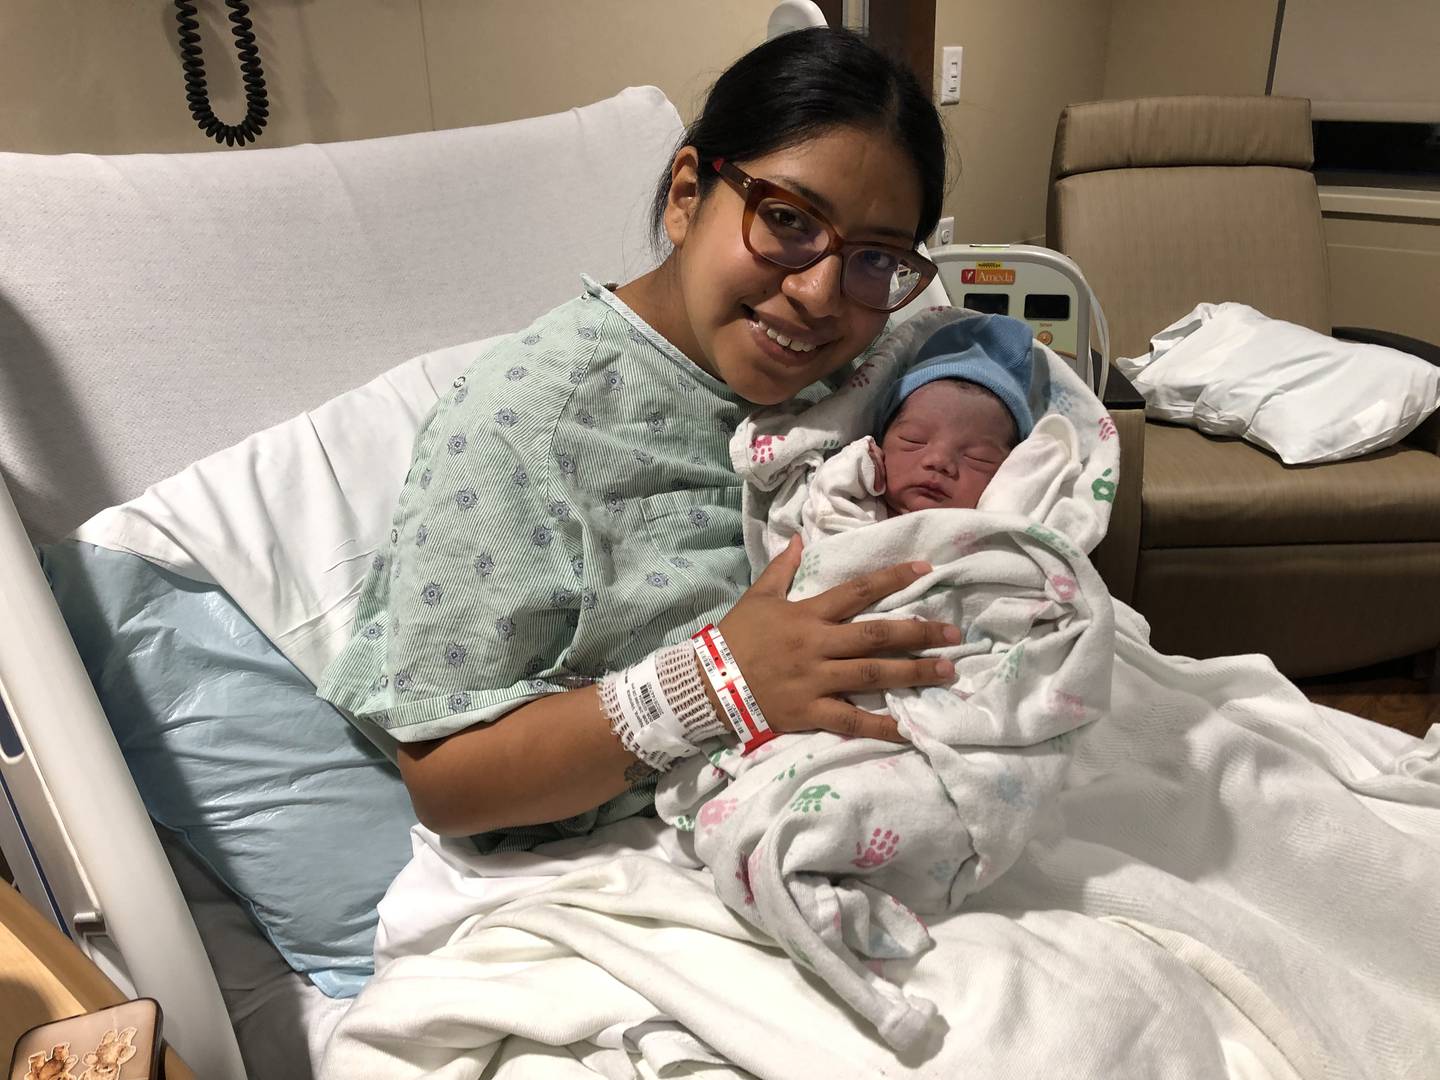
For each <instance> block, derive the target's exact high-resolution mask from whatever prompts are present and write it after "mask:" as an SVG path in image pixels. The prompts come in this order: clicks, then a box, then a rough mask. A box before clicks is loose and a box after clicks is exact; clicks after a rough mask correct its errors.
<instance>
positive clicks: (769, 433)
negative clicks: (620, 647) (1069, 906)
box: [657, 309, 1119, 1049]
mask: <svg viewBox="0 0 1440 1080" xmlns="http://www.w3.org/2000/svg"><path fill="white" fill-rule="evenodd" d="M964 317H966V316H965V315H964V313H962V312H957V311H954V310H950V309H944V310H937V311H933V312H929V313H926V314H923V315H921V316H917V317H916V318H915V319H912V320H911V321H909V322H907V323H905V324H903V325H902V326H901V327H900V328H899V329H897V330H896V331H894V332H892V334H891V335H890V336H889V337H888V338H887V339H886V340H885V341H884V342H883V343H882V344H881V345H880V346H879V347H877V349H876V350H875V351H874V353H872V355H871V357H870V358H869V359H868V360H867V362H866V363H865V364H864V365H863V366H862V367H861V368H860V369H859V370H858V371H857V372H856V373H855V375H854V376H852V378H851V379H850V381H849V382H848V383H847V384H846V385H845V386H844V387H843V388H842V389H841V390H840V391H838V392H837V393H835V394H834V395H832V396H831V397H829V398H827V399H825V400H824V401H822V402H820V403H819V404H816V405H814V406H812V407H810V408H808V409H805V410H803V411H801V410H796V409H794V408H789V407H781V408H777V409H773V410H763V411H761V412H758V413H756V414H755V415H754V416H752V417H751V418H750V419H749V420H747V421H746V423H745V425H744V426H742V428H741V429H740V430H739V431H738V432H737V434H736V437H735V440H734V441H732V444H731V451H732V457H734V459H735V465H736V468H737V471H739V472H740V473H741V474H742V475H743V476H745V478H746V480H747V485H746V489H745V494H744V508H745V514H746V518H745V526H746V542H747V547H748V548H749V551H750V554H751V557H752V561H753V562H754V563H755V564H757V565H761V564H763V563H764V562H766V561H768V559H769V558H770V557H771V556H772V555H773V554H774V553H775V552H777V551H779V550H780V549H781V548H783V547H784V546H785V544H786V543H787V542H788V540H789V538H790V535H791V534H793V533H794V532H795V531H797V530H799V529H800V528H801V525H802V519H804V518H807V517H809V516H811V515H810V514H807V513H805V512H804V511H805V507H806V506H807V505H809V506H810V508H811V511H812V512H813V509H814V498H813V496H814V494H815V492H814V491H813V490H812V481H813V478H814V474H815V472H816V470H817V469H818V468H819V466H820V464H821V462H822V461H823V460H824V455H825V453H826V452H827V451H830V450H833V449H834V448H836V447H839V446H841V445H844V444H846V443H849V442H852V441H853V440H855V439H856V438H858V437H860V436H863V435H866V434H868V433H869V432H870V430H871V424H872V423H873V416H874V413H875V411H876V409H878V407H879V404H880V401H881V399H882V397H883V395H884V391H885V388H886V387H887V386H888V385H889V383H890V381H891V380H892V379H893V377H894V376H895V375H896V374H897V373H898V372H899V371H900V370H901V369H902V368H903V367H904V365H905V363H906V362H907V360H908V358H909V357H910V356H912V355H913V354H914V351H915V349H916V348H918V346H919V344H920V343H922V342H923V341H924V340H925V339H926V338H928V337H929V336H930V334H931V333H933V332H934V331H935V329H937V328H938V327H939V326H942V325H944V324H945V323H946V322H948V321H951V320H954V319H957V318H964ZM1034 360H1035V364H1036V369H1035V370H1036V377H1035V379H1034V386H1035V391H1034V395H1033V396H1034V397H1035V398H1036V399H1037V400H1036V401H1035V402H1034V403H1033V404H1034V409H1033V411H1034V413H1035V414H1036V415H1039V416H1041V419H1040V421H1039V422H1038V423H1037V425H1036V427H1035V430H1034V432H1033V434H1032V435H1031V436H1030V438H1028V439H1027V440H1026V441H1025V442H1024V443H1023V444H1022V445H1021V446H1020V447H1017V448H1016V450H1015V451H1014V452H1013V453H1012V454H1011V456H1010V457H1009V458H1008V459H1007V460H1006V462H1005V463H1004V465H1002V466H1001V468H1000V470H999V471H998V472H997V473H996V475H995V477H994V479H993V480H992V481H991V484H990V486H989V487H988V488H987V490H986V492H985V496H984V499H983V500H982V502H981V504H980V506H979V507H978V508H977V509H975V510H951V509H932V510H924V511H919V512H916V513H912V514H906V515H902V516H899V517H894V518H890V519H888V520H885V521H881V522H878V523H875V524H871V525H864V526H863V527H856V528H851V529H845V530H841V531H838V532H834V533H832V534H831V535H823V536H814V537H812V539H811V542H810V543H809V544H808V546H807V549H806V552H805V555H804V557H803V560H802V562H801V565H800V569H799V571H798V573H797V575H796V578H795V581H794V585H793V587H792V590H791V593H790V595H791V598H792V599H803V598H806V597H809V596H814V595H816V594H818V593H821V592H824V591H825V590H827V589H829V588H831V587H833V586H835V585H839V584H842V583H843V582H845V581H848V580H850V579H852V578H854V577H856V576H858V575H860V574H862V573H865V572H867V571H871V570H876V569H880V568H882V567H885V566H889V565H893V564H895V563H898V562H903V561H907V560H915V559H924V560H927V561H929V562H930V563H931V564H932V566H933V570H932V571H931V572H930V573H929V574H927V575H925V576H924V577H923V578H921V579H920V580H919V581H917V582H915V583H914V584H912V585H911V586H909V587H908V588H906V589H905V590H903V591H901V592H899V593H896V594H894V595H893V596H890V597H887V598H886V599H885V600H883V601H881V602H880V603H878V604H876V605H875V606H874V608H873V609H872V610H870V611H868V612H866V613H864V614H862V615H861V616H859V617H858V618H857V621H860V620H864V619H867V618H896V617H910V618H924V619H936V620H943V621H949V622H954V623H956V624H957V625H959V626H961V627H963V628H965V631H966V634H965V639H964V641H963V643H961V644H959V645H956V646H953V647H948V648H944V649H937V650H934V652H933V655H937V656H945V657H947V658H949V659H951V660H952V661H953V662H954V663H955V669H956V673H955V678H954V680H953V682H952V683H951V684H950V685H949V686H946V687H927V688H922V689H910V690H899V691H890V692H887V693H886V694H885V695H884V696H883V698H882V697H880V696H875V697H873V698H872V699H870V700H866V699H864V698H856V703H857V704H859V705H860V706H861V707H862V708H868V709H872V710H875V711H882V710H885V709H887V708H888V710H889V712H890V713H891V714H892V715H894V716H895V717H896V719H897V720H898V722H899V727H900V731H901V734H902V735H904V736H905V737H906V738H908V739H909V740H910V742H911V744H912V746H913V748H911V747H902V746H896V745H894V744H889V743H883V742H879V741H876V740H868V739H845V738H842V737H840V736H836V735H832V734H829V733H823V732H821V733H813V734H807V735H793V736H783V737H781V738H777V739H775V740H773V741H771V742H770V743H768V744H766V745H764V746H762V747H761V748H759V749H758V750H757V751H755V752H753V753H751V754H748V755H743V756H742V755H740V754H739V753H737V752H736V751H733V750H718V751H716V752H715V753H713V754H712V755H711V757H710V759H709V761H708V762H707V761H705V760H704V759H691V760H690V761H687V762H684V763H681V764H680V765H678V766H677V767H676V768H675V769H673V770H672V771H671V772H670V773H669V774H667V776H666V777H665V778H664V779H663V781H662V783H661V785H660V789H659V791H658V793H657V807H658V809H659V811H660V813H661V816H662V817H664V818H665V819H666V820H668V821H670V822H672V823H673V824H675V825H676V826H677V828H679V829H681V830H682V831H686V832H688V833H689V834H690V837H691V842H692V845H693V851H694V855H695V857H696V859H697V860H698V862H699V863H701V864H704V865H706V866H709V867H710V868H711V869H712V871H713V873H714V878H715V882H716V889H717V892H718V893H719V895H720V897H721V899H722V900H724V901H725V903H726V904H727V905H728V906H729V907H730V908H731V909H732V910H734V911H736V912H737V913H738V914H740V915H741V916H742V917H743V918H745V919H746V920H747V921H748V922H750V923H751V924H753V925H755V926H757V927H759V928H760V929H762V930H764V931H766V932H767V933H768V934H770V935H771V936H772V937H774V938H775V939H776V940H777V941H778V942H779V943H780V944H781V945H782V947H783V948H784V949H785V951H786V952H787V953H788V954H789V955H790V957H791V958H792V959H794V960H795V961H796V962H798V963H800V964H802V965H803V966H805V967H807V968H809V969H810V970H812V971H813V972H815V974H817V975H818V976H819V977H820V978H822V979H824V980H825V982H826V983H828V984H829V985H830V986H831V987H832V988H833V989H834V990H835V992H836V993H837V994H838V995H839V996H840V997H841V998H842V999H843V1000H844V1001H846V1002H847V1003H848V1004H849V1005H850V1006H851V1007H852V1008H854V1009H855V1010H856V1011H857V1012H859V1013H860V1014H861V1015H862V1016H864V1017H865V1018H866V1019H868V1020H869V1021H870V1022H872V1023H873V1024H874V1025H875V1027H876V1029H877V1030H878V1032H879V1033H880V1035H881V1036H882V1037H883V1038H884V1039H885V1040H886V1041H887V1042H889V1043H890V1044H891V1045H893V1046H895V1047H897V1048H900V1049H904V1048H907V1047H912V1046H915V1045H917V1044H918V1043H919V1042H920V1041H921V1040H922V1039H924V1038H925V1036H926V1029H927V1027H928V1025H929V1022H930V1021H931V1019H932V1018H933V1017H934V1013H935V1008H934V1005H933V1004H932V1003H931V1002H929V1001H925V1000H923V999H919V998H914V997H909V996H907V995H905V994H904V993H903V992H902V991H901V990H900V988H899V987H897V986H896V985H894V984H893V983H891V982H890V981H888V980H887V979H885V978H884V977H883V976H882V975H881V974H880V973H879V970H880V969H879V965H878V964H875V963H874V961H877V960H890V959H903V958H910V957H915V956H917V955H919V954H920V953H921V952H923V951H924V950H925V949H926V948H928V947H929V945H930V943H931V942H930V937H929V934H928V932H927V930H926V928H925V925H924V923H923V922H922V921H921V916H925V915H933V914H941V913H945V912H949V911H953V910H955V909H956V908H957V907H959V905H960V904H961V902H962V901H963V899H964V898H965V896H967V895H968V894H970V893H972V892H974V891H976V890H978V889H981V888H983V887H984V886H985V885H987V884H988V883H990V882H992V881H994V880H995V879H996V878H997V877H998V876H999V875H1000V874H1002V873H1004V872H1005V870H1006V869H1008V868H1009V867H1010V865H1011V864H1012V863H1013V862H1014V861H1015V859H1016V858H1017V857H1018V856H1019V854H1020V852H1021V850H1022V849H1023V848H1024V846H1025V844H1026V843H1027V842H1028V840H1029V839H1030V838H1031V837H1033V836H1035V835H1036V834H1037V833H1038V832H1039V831H1040V830H1041V829H1042V828H1043V827H1044V826H1045V823H1046V818H1047V815H1048V814H1049V813H1050V811H1051V807H1052V801H1053V798H1054V796H1055V795H1056V794H1057V793H1058V792H1059V790H1060V789H1061V787H1062V786H1063V784H1064V780H1065V775H1066V768H1067V765H1068V763H1069V759H1070V747H1069V742H1070V738H1069V736H1070V733H1071V732H1073V731H1074V730H1075V729H1077V728H1079V727H1080V726H1082V725H1084V724H1086V723H1089V722H1091V721H1093V720H1095V719H1096V718H1098V717H1100V716H1102V715H1104V714H1105V713H1106V712H1107V710H1108V706H1109V698H1110V687H1111V681H1112V665H1113V661H1114V656H1115V643H1114V637H1115V628H1114V612H1113V608H1112V604H1111V600H1110V596H1109V593H1108V591H1107V590H1106V588H1105V585H1104V583H1103V582H1102V581H1101V580H1100V578H1099V576H1098V574H1097V573H1096V571H1095V570H1094V568H1093V567H1092V566H1091V564H1090V561H1089V559H1088V558H1087V556H1086V552H1087V551H1089V550H1090V549H1092V548H1093V547H1094V545H1095V544H1096V543H1097V542H1098V541H1099V539H1100V537H1101V536H1102V535H1103V533H1104V530H1105V526H1106V524H1107V523H1108V520H1109V508H1110V500H1111V498H1112V497H1113V493H1114V483H1115V480H1116V479H1117V477H1118V467H1119V464H1118V463H1119V452H1118V440H1116V439H1115V437H1114V435H1115V431H1114V427H1113V425H1112V424H1111V423H1110V421H1109V418H1108V416H1106V414H1105V411H1104V408H1103V406H1101V404H1100V403H1099V401H1098V400H1097V399H1096V398H1095V397H1094V396H1093V395H1092V394H1091V393H1090V392H1089V391H1088V390H1087V389H1086V388H1085V386H1084V384H1083V383H1081V382H1080V380H1079V378H1078V377H1077V376H1075V375H1074V374H1073V373H1072V372H1071V371H1070V370H1069V368H1068V367H1066V365H1065V364H1064V362H1063V361H1061V360H1060V359H1059V357H1057V356H1055V354H1053V353H1051V352H1050V351H1049V350H1047V349H1044V348H1043V347H1042V346H1038V345H1037V346H1036V347H1035V353H1034ZM1042 414H1044V415H1042Z"/></svg>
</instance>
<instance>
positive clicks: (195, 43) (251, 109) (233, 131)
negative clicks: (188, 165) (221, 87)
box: [175, 0, 270, 146]
mask: <svg viewBox="0 0 1440 1080" xmlns="http://www.w3.org/2000/svg"><path fill="white" fill-rule="evenodd" d="M225 6H226V7H228V8H229V9H230V21H231V23H233V24H234V25H233V27H232V28H231V29H232V32H233V33H234V35H235V49H236V51H237V52H239V54H240V70H241V71H242V72H244V73H245V104H246V108H245V119H244V120H242V121H241V122H240V123H238V124H226V123H222V122H221V120H220V119H219V118H218V117H217V116H216V115H215V111H214V110H213V109H211V108H210V92H209V91H208V90H207V89H206V87H205V61H204V59H203V58H202V57H201V50H200V35H199V33H197V31H198V30H199V29H200V23H199V22H198V21H197V20H196V18H195V15H196V11H195V5H194V4H193V3H190V2H189V0H175V12H176V14H175V20H176V21H177V22H178V23H179V24H180V61H181V64H182V65H183V66H184V68H185V98H186V100H187V101H189V102H190V115H191V116H193V117H194V118H195V122H196V123H197V124H199V125H200V130H201V131H203V132H205V134H206V135H209V136H211V137H212V138H214V140H215V141H216V142H223V143H224V144H225V145H226V146H234V145H235V144H236V143H239V144H240V145H241V146H244V145H245V144H246V143H248V142H253V141H254V140H255V139H257V138H259V137H260V132H261V131H262V130H263V129H264V127H265V122H266V120H267V118H268V117H269V115H270V100H269V99H268V98H267V97H266V96H265V73H264V72H263V71H261V70H260V49H259V48H258V47H257V46H256V44H255V35H254V34H253V33H251V27H252V26H253V24H252V23H251V22H250V6H249V5H248V4H246V3H245V0H225Z"/></svg>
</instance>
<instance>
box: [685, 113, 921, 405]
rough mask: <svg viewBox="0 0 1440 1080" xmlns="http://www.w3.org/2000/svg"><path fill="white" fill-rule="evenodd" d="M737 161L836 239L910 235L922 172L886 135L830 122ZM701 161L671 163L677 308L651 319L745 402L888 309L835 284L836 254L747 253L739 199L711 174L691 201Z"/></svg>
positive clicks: (859, 336) (873, 324)
mask: <svg viewBox="0 0 1440 1080" xmlns="http://www.w3.org/2000/svg"><path fill="white" fill-rule="evenodd" d="M735 164H736V165H738V166H739V167H740V168H741V169H743V170H744V171H745V172H747V173H748V174H749V175H751V176H753V177H756V178H759V179H764V180H769V181H771V182H772V183H774V184H778V185H779V186H781V187H783V188H785V189H787V190H788V191H791V192H794V193H795V194H797V195H802V196H804V197H805V198H807V199H808V200H809V201H810V202H812V203H813V204H814V205H815V206H816V207H817V208H818V209H819V210H820V211H821V212H822V213H824V214H825V215H826V217H827V218H828V219H829V221H830V223H831V225H833V226H834V227H835V229H836V230H837V231H838V232H839V233H840V235H841V236H842V237H844V238H845V239H846V240H875V241H880V242H882V243H886V244H891V245H899V246H902V247H909V246H911V244H912V243H913V242H914V237H915V230H916V228H917V227H918V224H919V220H920V202H921V192H920V180H919V178H918V177H917V176H916V174H915V169H914V167H913V165H911V163H910V157H909V155H908V154H906V153H905V152H904V151H903V150H902V149H901V148H900V147H899V146H897V145H896V144H895V142H894V140H893V139H891V138H890V136H888V135H883V134H879V133H875V132H870V131H863V130H859V129H855V128H835V129H833V130H831V131H829V132H827V133H824V134H821V135H819V136H817V137H815V138H813V139H810V140H809V141H807V142H804V143H801V144H799V145H797V146H793V147H790V148H789V149H786V150H777V151H776V152H774V153H773V154H767V155H765V156H764V157H758V158H752V159H750V160H747V161H737V162H735ZM702 167H703V168H710V165H709V163H701V162H700V161H699V160H698V159H697V158H696V156H695V151H694V149H693V148H691V147H686V148H684V149H682V150H681V151H680V153H679V154H678V155H676V159H675V165H674V167H673V168H672V171H671V176H672V180H671V188H670V205H669V207H668V208H667V210H666V214H665V227H666V231H667V232H668V233H669V236H670V240H671V242H672V243H673V244H674V245H675V248H676V252H675V255H674V256H672V257H673V258H675V259H676V261H677V267H678V274H679V295H680V301H681V304H682V305H683V307H684V311H683V313H682V312H678V311H676V312H671V313H667V317H666V318H665V321H666V322H667V325H665V326H657V329H659V330H660V331H661V333H664V334H665V335H666V336H667V337H668V338H669V339H670V340H671V341H672V342H673V343H674V344H675V345H676V347H677V348H679V349H680V350H681V351H682V352H684V353H685V354H686V355H687V356H689V357H690V358H691V359H692V360H694V361H695V362H696V363H697V364H699V365H700V367H702V368H704V369H705V370H706V371H708V372H709V373H710V374H712V375H714V376H715V377H716V378H718V379H720V380H721V381H723V382H724V383H725V384H726V385H728V386H729V387H730V388H731V389H732V390H733V391H735V393H737V394H739V395H740V396H741V397H742V398H744V399H745V400H747V401H751V402H754V403H755V404H757V405H773V404H775V403H777V402H781V401H786V400H788V399H790V398H791V397H794V396H795V394H796V393H797V392H799V391H800V390H802V389H804V388H805V387H806V386H809V385H810V384H811V383H813V382H815V381H816V380H818V379H821V378H823V377H824V376H826V375H828V374H830V373H831V372H833V371H835V370H837V369H838V368H841V367H843V366H844V365H845V364H847V363H849V362H850V361H851V360H853V359H854V358H855V357H856V356H858V355H859V354H860V352H861V351H862V350H863V349H864V348H865V346H867V345H869V344H870V342H871V341H873V340H874V339H875V337H876V335H878V334H879V333H880V331H881V330H882V329H883V328H884V326H885V321H886V319H887V317H888V316H887V314H886V313H885V312H882V311H875V310H874V309H872V308H867V307H864V306H862V305H861V304H859V303H857V302H855V301H854V300H850V299H849V298H847V297H846V296H845V295H844V294H842V293H841V291H840V256H838V255H831V256H829V257H827V258H825V259H822V260H821V261H820V262H818V263H816V264H815V265H814V266H811V267H808V268H806V269H804V270H787V269H785V268H783V267H780V266H776V265H774V264H773V263H769V262H766V261H765V260H763V259H761V258H760V257H758V256H756V255H752V254H751V253H750V251H749V250H748V249H747V248H746V247H745V243H744V240H743V239H742V237H741V220H742V216H743V211H744V209H745V201H744V198H743V197H742V196H741V195H740V194H739V193H738V192H737V191H736V190H735V189H734V188H732V187H731V186H730V185H728V184H726V183H723V182H721V183H717V184H716V185H715V186H714V187H713V188H712V189H711V190H710V192H709V194H707V195H706V196H705V198H704V199H703V200H699V199H697V198H696V197H695V193H696V191H697V188H696V186H695V178H696V170H697V169H699V168H702ZM682 315H683V317H682ZM767 331H771V332H773V333H775V334H779V335H783V336H784V337H787V338H789V339H790V345H789V346H788V347H787V346H784V345H781V344H780V343H779V342H778V341H776V340H775V339H774V337H773V336H771V333H769V332H767ZM797 346H799V347H798V348H797Z"/></svg>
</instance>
